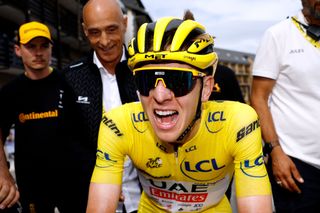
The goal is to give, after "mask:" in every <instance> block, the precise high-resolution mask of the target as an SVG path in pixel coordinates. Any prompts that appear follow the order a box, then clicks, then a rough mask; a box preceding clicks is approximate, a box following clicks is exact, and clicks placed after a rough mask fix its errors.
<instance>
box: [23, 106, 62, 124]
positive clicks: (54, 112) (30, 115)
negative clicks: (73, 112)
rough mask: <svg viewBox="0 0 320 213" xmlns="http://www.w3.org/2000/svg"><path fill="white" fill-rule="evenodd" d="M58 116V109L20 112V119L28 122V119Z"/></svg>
mask: <svg viewBox="0 0 320 213" xmlns="http://www.w3.org/2000/svg"><path fill="white" fill-rule="evenodd" d="M56 117H58V110H57V109H56V110H52V111H47V112H31V113H27V114H25V113H20V114H19V121H20V122H21V123H24V122H26V121H27V120H39V119H46V118H56Z"/></svg>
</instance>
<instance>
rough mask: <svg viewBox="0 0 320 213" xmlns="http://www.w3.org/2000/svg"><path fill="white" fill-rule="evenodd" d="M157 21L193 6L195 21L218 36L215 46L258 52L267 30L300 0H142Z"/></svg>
mask: <svg viewBox="0 0 320 213" xmlns="http://www.w3.org/2000/svg"><path fill="white" fill-rule="evenodd" d="M141 2H142V4H143V5H144V7H145V10H146V11H147V12H148V13H149V15H150V16H151V18H152V19H153V20H154V21H155V20H157V19H158V18H161V17H164V16H175V17H181V18H182V17H183V14H184V11H185V10H186V9H190V10H191V11H192V12H193V14H194V17H195V19H196V21H198V22H200V23H201V24H203V25H204V26H205V27H206V30H207V32H208V33H210V34H211V35H214V36H215V37H216V39H215V47H217V48H222V49H227V50H234V51H240V52H246V53H252V54H255V53H256V50H257V48H258V46H259V43H260V40H261V38H262V36H263V33H264V31H265V30H266V29H267V28H268V27H270V26H272V25H274V24H276V23H277V22H279V21H281V20H284V19H286V17H288V16H294V15H296V14H297V12H298V11H299V10H300V9H301V7H302V6H301V0H171V1H169V0H141Z"/></svg>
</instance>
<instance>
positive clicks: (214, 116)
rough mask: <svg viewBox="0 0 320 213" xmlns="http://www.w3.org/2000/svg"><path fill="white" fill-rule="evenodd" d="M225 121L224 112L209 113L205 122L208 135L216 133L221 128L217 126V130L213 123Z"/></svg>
mask: <svg viewBox="0 0 320 213" xmlns="http://www.w3.org/2000/svg"><path fill="white" fill-rule="evenodd" d="M226 120H227V119H226V118H225V117H224V111H216V112H209V114H208V119H207V120H206V122H205V125H206V128H207V130H208V132H210V133H217V132H219V131H220V130H221V129H222V128H223V127H221V126H219V128H218V129H217V127H216V125H214V123H215V122H218V121H222V122H223V121H226Z"/></svg>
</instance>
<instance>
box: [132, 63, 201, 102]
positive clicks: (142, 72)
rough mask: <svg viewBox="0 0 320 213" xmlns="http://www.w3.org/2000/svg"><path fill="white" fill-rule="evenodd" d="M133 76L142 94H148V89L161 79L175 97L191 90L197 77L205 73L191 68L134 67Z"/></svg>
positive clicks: (152, 87)
mask: <svg viewBox="0 0 320 213" xmlns="http://www.w3.org/2000/svg"><path fill="white" fill-rule="evenodd" d="M134 76H135V82H136V85H137V87H138V90H139V92H140V94H141V95H143V96H149V92H150V90H152V89H154V88H155V87H156V86H157V85H158V83H159V81H162V83H163V84H164V86H165V87H166V88H168V89H170V90H171V91H172V92H173V93H174V95H175V97H181V96H184V95H187V94H188V93H189V92H191V91H192V89H193V88H194V86H195V84H196V80H197V78H199V77H203V76H205V74H204V73H202V72H199V71H196V70H192V69H181V68H171V67H168V68H167V67H166V68H163V67H162V68H153V67H152V68H151V67H148V68H139V69H135V70H134Z"/></svg>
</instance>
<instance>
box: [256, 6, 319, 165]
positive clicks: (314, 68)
mask: <svg viewBox="0 0 320 213" xmlns="http://www.w3.org/2000/svg"><path fill="white" fill-rule="evenodd" d="M297 19H298V20H299V21H300V22H301V23H305V21H304V17H303V14H302V13H301V12H300V13H299V14H298V16H297ZM253 75H254V76H261V77H266V78H271V79H274V80H276V84H275V86H274V88H273V90H272V92H271V95H270V99H269V107H270V110H271V114H272V117H273V120H274V123H275V128H276V131H277V134H278V136H279V140H280V143H281V146H282V148H283V150H284V152H285V153H286V154H288V155H290V156H293V157H296V158H298V159H300V160H302V161H304V162H307V163H309V164H311V165H313V166H315V167H317V168H319V169H320V128H319V126H320V49H319V48H316V47H314V46H313V45H312V44H311V43H310V42H309V41H307V39H306V38H305V36H304V34H303V33H302V32H301V31H300V30H299V29H298V28H297V26H296V25H295V24H294V23H293V21H292V20H291V19H290V18H288V19H286V20H284V21H282V22H280V23H278V24H276V25H274V26H272V27H271V28H269V29H268V30H267V31H266V32H265V34H264V36H263V39H262V41H261V43H260V46H259V48H258V50H257V54H256V58H255V61H254V65H253Z"/></svg>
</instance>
